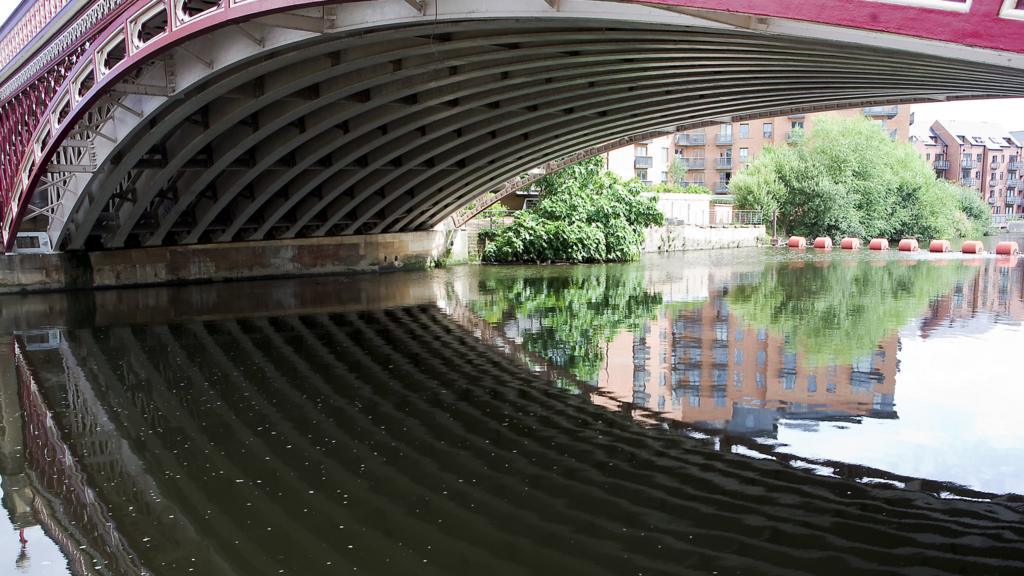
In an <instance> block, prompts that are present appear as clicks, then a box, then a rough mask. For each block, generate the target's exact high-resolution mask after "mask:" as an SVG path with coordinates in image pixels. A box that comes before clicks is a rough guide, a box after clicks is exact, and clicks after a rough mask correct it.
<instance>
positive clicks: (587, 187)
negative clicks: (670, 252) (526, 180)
mask: <svg viewBox="0 0 1024 576" xmlns="http://www.w3.org/2000/svg"><path fill="white" fill-rule="evenodd" d="M540 187H541V190H542V192H541V197H540V201H539V202H538V203H537V205H536V206H534V207H533V208H532V209H530V210H529V211H523V212H519V213H517V214H516V215H515V217H514V219H513V221H512V223H511V224H509V225H508V226H505V227H503V228H500V229H498V231H497V232H495V233H494V237H493V239H492V240H491V241H490V242H488V244H487V247H486V248H485V249H484V254H483V259H484V261H486V262H621V261H626V260H634V259H636V258H637V257H638V256H639V255H640V250H641V248H642V247H643V242H644V230H645V229H646V228H648V227H651V226H659V225H661V224H662V223H663V222H664V218H663V216H662V214H661V212H660V211H659V210H658V206H657V200H656V198H655V197H653V196H651V195H650V194H648V193H647V190H646V188H645V187H644V185H643V184H642V183H640V181H638V180H629V181H623V180H622V179H620V178H618V177H617V176H616V175H615V174H613V173H611V172H608V171H607V170H605V169H604V163H603V159H601V158H599V157H598V158H591V159H589V160H585V161H583V162H580V163H579V164H576V165H573V166H569V167H567V168H565V169H563V170H561V171H559V172H557V173H555V174H552V175H550V176H546V177H545V178H543V179H542V180H540Z"/></svg>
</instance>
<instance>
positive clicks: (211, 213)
mask: <svg viewBox="0 0 1024 576" xmlns="http://www.w3.org/2000/svg"><path fill="white" fill-rule="evenodd" d="M487 40H488V42H482V43H483V44H485V45H489V44H490V43H493V40H491V39H487ZM572 48H573V47H572V46H568V47H565V48H562V47H559V49H572ZM550 51H551V50H550V48H544V49H543V53H548V52H550ZM523 52H529V51H528V50H523V51H516V53H515V54H512V55H513V56H514V55H519V56H522V55H523V54H522V53H523ZM488 56H495V55H493V54H489V55H488ZM496 56H499V57H508V56H510V54H509V53H507V52H502V53H499V54H497V55H496ZM610 57H612V58H616V59H620V58H622V57H628V54H626V55H622V54H612V55H610ZM467 60H470V59H468V58H467ZM578 60H580V58H578V57H576V58H571V59H567V63H568V62H573V61H578ZM543 63H544V64H546V65H551V62H550V60H548V61H544V62H543ZM446 64H448V63H446ZM556 64H557V62H556ZM517 68H524V69H528V68H529V65H526V64H517V65H516V66H515V67H513V69H517ZM504 71H506V70H503V69H493V68H491V69H487V70H481V71H475V72H474V73H472V74H466V75H464V76H461V77H458V76H452V77H448V78H445V80H444V82H443V83H449V82H458V81H461V80H464V79H469V78H472V77H473V76H490V75H493V74H495V73H500V72H504ZM403 72H405V70H403ZM409 72H410V73H413V71H412V70H410V71H409ZM389 80H391V78H389ZM435 85H436V81H435ZM359 88H361V87H353V88H352V90H353V91H360V90H359ZM420 90H421V88H420V87H418V86H413V87H410V88H408V89H406V90H405V91H404V92H399V93H393V94H390V95H389V96H390V97H391V98H392V99H398V98H402V97H405V96H410V95H413V94H416V93H418V92H419V91H420ZM442 99H443V98H442ZM382 103H383V102H372V103H368V105H367V106H365V108H367V109H370V108H375V107H378V106H380V105H381V104H382ZM358 114H360V111H359V110H353V111H352V115H353V116H357V115H358ZM321 128H322V130H321V129H317V130H314V131H309V130H308V128H307V132H306V133H304V134H303V137H302V138H301V139H300V140H298V141H295V140H292V141H290V142H289V143H288V145H287V146H286V147H284V148H279V149H277V150H276V154H277V157H278V158H279V157H281V156H283V155H285V154H287V153H288V152H290V151H291V150H293V149H294V148H295V147H296V146H297V145H299V144H303V143H304V141H305V140H306V139H312V138H314V137H315V136H317V135H318V134H320V133H322V131H326V130H328V129H329V128H330V126H328V125H327V123H326V122H324V123H323V124H322V125H321ZM274 161H275V159H274V158H273V157H268V158H266V159H264V162H263V163H262V164H261V165H259V166H256V167H254V168H253V169H252V170H251V171H250V172H249V174H247V175H245V176H243V177H242V178H240V179H237V180H236V181H235V183H234V184H233V186H232V187H231V188H230V189H229V190H227V191H226V192H225V193H224V194H223V196H222V197H221V198H220V199H219V200H218V202H217V203H216V204H215V205H214V206H213V207H212V208H210V209H208V210H206V212H205V213H206V216H205V217H204V218H203V220H202V221H201V222H200V223H199V225H198V226H197V227H196V229H194V230H193V232H192V233H191V234H190V235H189V236H188V237H187V238H186V239H185V243H192V242H196V241H197V240H198V239H199V237H200V236H201V235H202V234H203V232H204V231H205V228H206V226H208V225H209V224H210V223H211V222H212V221H213V219H214V218H216V216H217V215H218V214H219V213H220V211H221V210H223V209H224V208H225V207H226V206H227V205H228V204H229V203H230V202H231V201H232V200H233V199H234V197H235V196H236V195H237V194H238V193H239V192H240V191H241V190H242V189H243V188H244V187H245V186H246V185H247V184H248V183H249V182H250V181H251V180H252V179H253V178H254V177H255V174H257V173H259V172H260V171H261V170H262V169H264V168H265V167H266V166H267V165H269V164H272V163H273V162H274ZM310 164H312V161H308V162H307V166H308V165H310ZM302 168H303V167H302V166H296V171H298V170H301V169H302ZM232 235H233V231H232ZM226 239H228V238H222V239H221V240H226Z"/></svg>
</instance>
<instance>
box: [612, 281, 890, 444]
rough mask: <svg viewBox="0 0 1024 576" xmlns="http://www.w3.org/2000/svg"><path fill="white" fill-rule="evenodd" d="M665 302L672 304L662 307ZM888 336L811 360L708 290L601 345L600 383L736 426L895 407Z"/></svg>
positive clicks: (882, 413) (616, 392)
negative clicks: (833, 358)
mask: <svg viewBox="0 0 1024 576" xmlns="http://www.w3.org/2000/svg"><path fill="white" fill-rule="evenodd" d="M667 310H671V308H668V309H667ZM898 346H899V340H898V337H897V335H896V334H893V335H892V336H890V337H889V338H887V339H885V340H884V341H883V342H881V343H880V344H879V346H878V347H877V348H876V349H875V351H874V352H873V353H869V354H867V355H865V356H863V357H862V358H859V359H857V360H856V361H855V362H854V363H853V364H843V365H836V364H831V365H826V366H813V365H811V364H810V363H808V362H807V361H806V358H804V355H803V354H802V353H801V352H799V351H797V350H794V348H793V347H792V346H790V345H789V343H787V342H786V340H785V338H784V337H782V336H780V335H776V334H772V333H769V332H768V331H766V330H764V329H757V328H753V327H751V326H749V325H747V324H745V323H744V322H743V321H742V320H741V319H740V318H738V317H737V316H735V315H731V314H729V311H728V307H727V304H726V302H725V300H724V299H723V298H721V297H715V298H713V299H711V300H709V301H707V302H705V303H703V304H701V305H700V306H699V307H696V308H691V309H688V310H683V311H681V312H665V311H663V312H662V313H661V315H660V316H659V317H658V319H656V320H654V321H652V322H648V323H647V324H646V325H645V328H644V333H643V334H632V333H630V332H623V333H621V334H620V335H619V336H618V337H617V338H615V339H614V340H613V341H612V342H610V343H609V345H608V350H607V356H606V359H605V366H604V369H603V370H602V372H601V374H600V377H599V381H598V385H599V388H600V389H601V390H602V391H604V392H606V393H608V394H609V395H610V396H612V397H613V398H615V399H616V400H618V401H622V402H628V403H631V404H632V405H633V406H636V407H643V408H646V409H649V410H653V411H656V412H659V413H662V414H663V415H665V416H668V417H670V418H673V419H676V420H681V421H684V422H688V423H694V424H699V425H701V426H705V427H710V428H715V429H728V430H729V431H732V432H738V433H752V432H763V431H771V429H772V426H773V425H774V421H775V416H776V415H777V414H780V413H782V414H785V415H786V416H787V417H790V418H800V417H811V418H827V417H847V416H859V415H870V416H876V417H891V416H893V415H894V409H893V396H894V391H895V376H896V371H897V361H896V351H897V348H898Z"/></svg>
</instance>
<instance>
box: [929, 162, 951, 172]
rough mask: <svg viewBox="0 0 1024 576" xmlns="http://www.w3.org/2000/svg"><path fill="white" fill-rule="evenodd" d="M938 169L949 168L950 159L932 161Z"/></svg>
mask: <svg viewBox="0 0 1024 576" xmlns="http://www.w3.org/2000/svg"><path fill="white" fill-rule="evenodd" d="M932 166H934V167H935V169H936V170H949V160H936V161H935V162H932Z"/></svg>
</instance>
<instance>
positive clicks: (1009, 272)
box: [921, 258, 1024, 338]
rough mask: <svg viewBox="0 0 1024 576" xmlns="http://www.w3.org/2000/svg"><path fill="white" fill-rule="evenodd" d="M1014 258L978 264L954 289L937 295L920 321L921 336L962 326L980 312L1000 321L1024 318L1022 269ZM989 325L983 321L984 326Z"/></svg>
mask: <svg viewBox="0 0 1024 576" xmlns="http://www.w3.org/2000/svg"><path fill="white" fill-rule="evenodd" d="M1017 261H1018V259H1017V258H1013V259H1005V260H997V261H996V265H994V266H993V265H987V266H981V270H980V271H979V273H978V274H976V275H975V276H974V277H973V278H971V279H969V280H967V281H960V282H957V283H956V285H955V286H954V287H953V290H952V291H951V292H950V293H949V294H946V295H945V296H942V297H939V298H936V299H934V300H932V302H931V303H930V304H929V306H928V313H927V314H926V315H925V317H924V318H923V319H922V320H921V337H922V338H928V337H934V336H937V335H939V334H941V331H942V329H943V328H945V327H954V326H955V327H958V328H962V327H963V326H964V325H965V324H966V323H968V322H969V321H970V320H972V319H973V318H975V317H977V316H979V315H982V314H985V315H987V314H991V315H994V316H995V317H996V318H997V319H999V320H1006V321H1010V322H1021V321H1024V268H1021V267H1020V266H1017V265H1016V264H1017ZM989 326H991V324H989V323H986V324H985V327H986V329H987V328H988V327H989Z"/></svg>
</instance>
